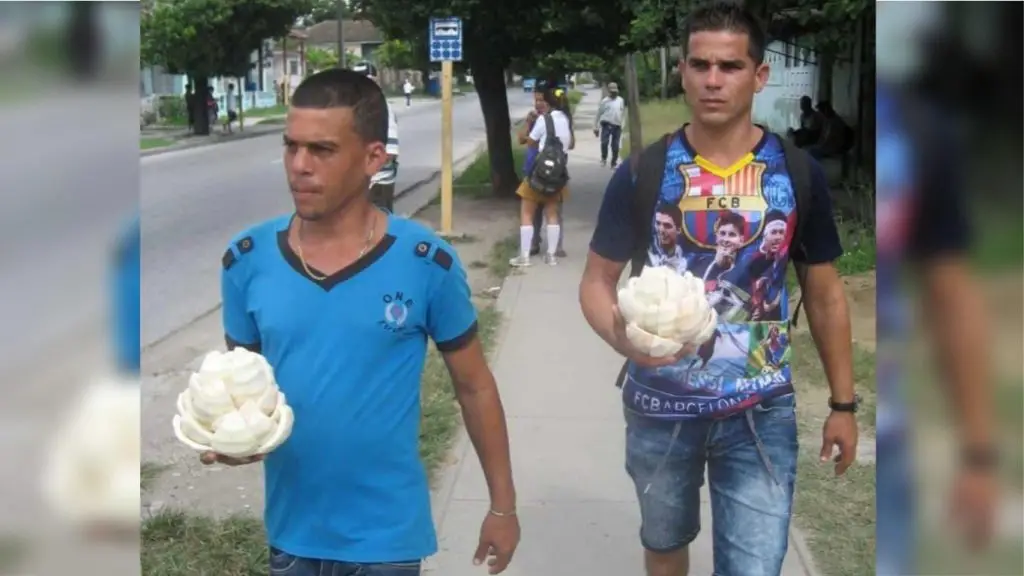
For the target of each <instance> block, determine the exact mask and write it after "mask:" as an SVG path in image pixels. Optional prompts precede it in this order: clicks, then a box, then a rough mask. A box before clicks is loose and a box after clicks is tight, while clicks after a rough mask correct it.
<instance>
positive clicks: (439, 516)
mask: <svg viewBox="0 0 1024 576" xmlns="http://www.w3.org/2000/svg"><path fill="white" fill-rule="evenodd" d="M521 286H522V279H521V277H520V276H519V275H518V274H517V273H516V271H515V270H513V271H512V272H511V273H510V274H509V275H508V276H506V277H505V279H504V280H502V281H501V292H500V293H499V294H498V298H497V299H496V300H495V301H494V303H493V304H492V306H494V310H495V311H496V312H497V313H498V315H499V318H500V321H501V325H500V326H499V327H498V331H497V333H496V334H495V335H494V342H493V344H492V348H491V352H490V354H488V355H487V363H488V365H490V366H494V365H495V364H497V363H498V359H499V358H500V357H501V352H502V350H503V349H504V345H505V339H506V338H507V336H508V331H509V328H510V327H511V323H512V321H513V318H514V315H513V313H514V312H515V309H516V304H517V303H518V301H519V289H520V287H521ZM472 446H473V443H472V442H471V441H470V439H469V433H468V432H467V431H466V426H465V423H463V422H462V421H461V420H460V421H459V430H458V433H457V434H456V436H455V439H454V441H453V442H452V446H451V448H450V449H449V451H448V460H449V462H448V465H447V466H445V467H444V469H443V471H442V472H440V473H439V474H438V477H437V482H436V484H435V485H434V486H431V491H430V507H431V510H432V511H433V512H432V516H433V519H434V529H435V530H436V531H437V533H438V535H439V536H440V534H441V533H442V532H443V528H444V520H445V518H446V517H447V516H448V509H449V507H450V505H451V502H452V495H453V494H454V493H455V485H456V484H457V483H458V480H459V476H460V475H461V474H462V469H463V467H464V466H465V464H466V460H467V459H470V458H472V457H473V452H472ZM443 545H444V543H443V542H441V541H440V539H439V541H438V552H440V551H441V547H442V546H443ZM435 557H436V554H435V555H434V556H429V557H427V558H425V559H424V560H423V571H424V572H432V571H434V570H437V564H436V561H435V560H434V558H435ZM808 576H817V574H814V575H810V574H809V575H808Z"/></svg>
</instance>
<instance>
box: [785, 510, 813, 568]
mask: <svg viewBox="0 0 1024 576" xmlns="http://www.w3.org/2000/svg"><path fill="white" fill-rule="evenodd" d="M792 523H793V520H792V519H790V527H789V539H790V541H791V542H792V543H793V550H794V551H796V555H797V558H798V559H799V560H800V565H801V566H803V568H804V573H805V574H807V576H821V572H819V571H818V566H817V564H815V563H814V556H813V555H812V554H811V549H810V548H809V547H808V546H807V539H806V538H804V534H803V532H801V531H800V530H799V529H797V528H796V527H795V526H793V525H792Z"/></svg>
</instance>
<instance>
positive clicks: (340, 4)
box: [338, 0, 345, 68]
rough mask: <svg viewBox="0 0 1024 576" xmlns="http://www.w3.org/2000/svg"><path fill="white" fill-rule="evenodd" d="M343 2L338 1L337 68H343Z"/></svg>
mask: <svg viewBox="0 0 1024 576" xmlns="http://www.w3.org/2000/svg"><path fill="white" fill-rule="evenodd" d="M344 22H345V0H338V68H344V67H345V24H344Z"/></svg>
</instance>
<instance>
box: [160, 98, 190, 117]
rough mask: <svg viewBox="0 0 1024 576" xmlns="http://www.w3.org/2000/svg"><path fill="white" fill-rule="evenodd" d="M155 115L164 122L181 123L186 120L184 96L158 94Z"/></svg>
mask: <svg viewBox="0 0 1024 576" xmlns="http://www.w3.org/2000/svg"><path fill="white" fill-rule="evenodd" d="M156 110H157V115H158V116H159V117H160V121H161V122H163V123H165V124H182V123H185V122H186V121H187V120H188V109H187V108H186V107H185V97H184V96H177V95H169V96H160V97H159V98H158V100H157V105H156Z"/></svg>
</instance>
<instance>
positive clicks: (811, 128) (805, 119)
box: [789, 96, 825, 148]
mask: <svg viewBox="0 0 1024 576" xmlns="http://www.w3.org/2000/svg"><path fill="white" fill-rule="evenodd" d="M824 125H825V117H824V116H823V115H822V113H821V112H818V111H817V110H815V109H814V105H813V104H812V103H811V97H810V96H801V97H800V127H799V128H796V129H793V128H790V129H789V137H790V140H792V141H793V143H794V144H796V145H797V147H799V148H805V147H807V146H810V145H812V144H814V143H816V142H818V141H819V140H820V139H821V131H822V129H823V127H824Z"/></svg>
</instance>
